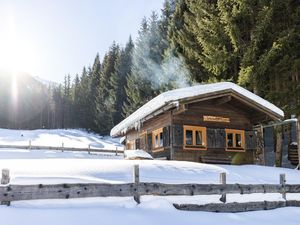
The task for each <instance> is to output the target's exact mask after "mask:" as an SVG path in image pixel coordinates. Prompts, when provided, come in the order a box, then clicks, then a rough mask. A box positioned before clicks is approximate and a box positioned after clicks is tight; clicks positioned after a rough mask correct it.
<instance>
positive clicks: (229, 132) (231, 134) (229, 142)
mask: <svg viewBox="0 0 300 225" xmlns="http://www.w3.org/2000/svg"><path fill="white" fill-rule="evenodd" d="M225 131H226V150H227V151H245V131H243V130H233V129H225Z"/></svg>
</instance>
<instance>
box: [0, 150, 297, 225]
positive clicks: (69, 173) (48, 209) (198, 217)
mask: <svg viewBox="0 0 300 225" xmlns="http://www.w3.org/2000/svg"><path fill="white" fill-rule="evenodd" d="M5 154H6V153H3V152H0V158H5V157H3V155H5ZM28 154H30V153H28ZM135 164H139V166H140V178H141V181H142V182H143V181H146V182H164V183H218V182H219V174H220V173H221V172H226V173H227V181H228V183H245V184H246V183H253V184H254V183H278V182H279V174H281V173H285V174H286V178H287V183H299V181H300V172H299V171H297V170H291V169H283V168H273V167H262V166H253V165H246V166H225V165H207V164H201V163H193V162H179V161H159V160H118V159H112V160H108V159H97V158H90V159H57V158H56V159H47V158H46V159H29V158H27V159H0V165H1V167H2V168H9V169H10V171H11V177H12V180H11V183H13V184H39V183H44V184H46V183H50V184H53V183H77V182H81V183H84V182H101V183H102V182H108V183H127V182H132V180H133V177H132V170H133V165H135ZM219 198H220V196H218V195H211V196H168V197H161V196H142V198H141V204H139V205H137V204H136V203H135V202H134V200H133V198H132V197H120V198H119V197H110V198H83V199H67V200H65V199H64V200H34V201H20V202H12V204H11V206H9V207H7V206H0V214H1V215H3V216H1V217H0V224H1V225H2V224H3V225H19V224H22V225H39V224H43V225H53V224H55V225H83V224H89V225H96V224H104V225H110V224H111V225H113V224H120V225H129V224H130V225H131V224H133V223H139V224H143V225H144V224H145V225H148V224H149V225H152V224H155V225H165V224H175V225H183V224H184V225H186V224H187V225H198V224H208V225H214V224H220V225H229V224H230V225H235V224H239V225H240V224H247V225H253V224H256V225H260V224H261V225H277V224H278V225H282V224H289V225H294V224H295V225H296V224H297V225H298V224H299V222H300V217H298V216H296V215H299V213H300V208H296V207H289V208H281V209H276V210H269V211H257V212H247V213H236V214H231V213H209V212H188V211H179V210H176V209H175V208H174V207H173V205H172V204H173V203H181V204H183V203H194V204H205V203H210V202H220V201H219ZM287 198H288V199H294V200H295V199H297V200H300V196H299V194H293V195H292V194H287ZM264 200H269V201H274V200H276V201H283V199H282V198H281V195H280V194H251V195H239V194H231V195H227V201H228V202H245V201H264Z"/></svg>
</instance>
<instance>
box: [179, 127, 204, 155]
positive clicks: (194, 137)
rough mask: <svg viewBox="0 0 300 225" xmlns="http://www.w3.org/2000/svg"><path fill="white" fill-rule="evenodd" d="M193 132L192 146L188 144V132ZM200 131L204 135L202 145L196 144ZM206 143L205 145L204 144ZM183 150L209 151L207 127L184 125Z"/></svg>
mask: <svg viewBox="0 0 300 225" xmlns="http://www.w3.org/2000/svg"><path fill="white" fill-rule="evenodd" d="M187 130H191V131H192V142H193V143H192V145H187V144H186V131H187ZM197 131H200V132H201V133H202V144H201V145H197V144H196V141H197V139H196V132H197ZM203 143H204V144H203ZM183 149H185V150H207V134H206V127H203V126H190V125H184V126H183Z"/></svg>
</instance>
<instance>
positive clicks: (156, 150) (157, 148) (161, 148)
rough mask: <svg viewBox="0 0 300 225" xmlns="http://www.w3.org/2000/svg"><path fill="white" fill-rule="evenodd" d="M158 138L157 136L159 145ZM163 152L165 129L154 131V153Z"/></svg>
mask: <svg viewBox="0 0 300 225" xmlns="http://www.w3.org/2000/svg"><path fill="white" fill-rule="evenodd" d="M160 135H162V143H161V139H160ZM156 136H157V143H158V144H157V145H156V142H155V138H156ZM161 144H162V145H161ZM163 150H164V135H163V128H162V127H161V128H158V129H156V130H154V131H152V151H153V152H158V151H163Z"/></svg>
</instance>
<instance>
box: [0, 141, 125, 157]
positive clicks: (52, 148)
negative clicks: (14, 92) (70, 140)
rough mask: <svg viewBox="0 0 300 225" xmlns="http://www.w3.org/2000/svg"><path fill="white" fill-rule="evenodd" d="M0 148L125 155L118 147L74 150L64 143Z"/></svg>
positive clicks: (89, 147)
mask: <svg viewBox="0 0 300 225" xmlns="http://www.w3.org/2000/svg"><path fill="white" fill-rule="evenodd" d="M0 148H12V149H13V148H14V149H30V150H59V151H74V152H76V151H77V152H88V153H91V152H100V153H115V154H116V155H117V154H118V153H120V154H123V153H124V150H120V149H118V148H117V147H116V148H115V149H101V148H91V146H90V145H89V146H88V147H87V148H73V147H65V146H64V143H62V145H61V146H55V147H53V146H39V145H31V141H29V144H28V145H0Z"/></svg>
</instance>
